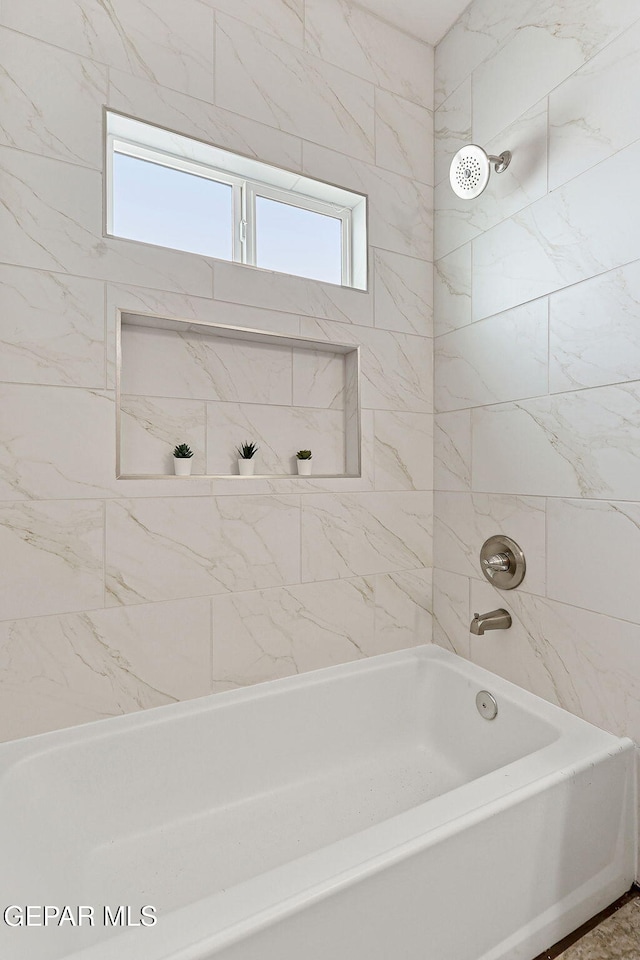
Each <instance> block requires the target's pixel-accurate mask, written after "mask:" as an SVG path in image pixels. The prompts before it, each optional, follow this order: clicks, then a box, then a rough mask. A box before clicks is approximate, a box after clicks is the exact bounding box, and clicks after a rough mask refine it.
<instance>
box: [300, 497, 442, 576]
mask: <svg viewBox="0 0 640 960" xmlns="http://www.w3.org/2000/svg"><path fill="white" fill-rule="evenodd" d="M430 531H431V495H430V494H428V493H415V492H414V493H409V492H402V493H357V494H344V495H335V496H330V495H312V496H308V497H303V500H302V579H303V580H334V579H338V578H341V577H352V576H363V575H367V574H372V573H391V572H397V571H399V570H413V569H416V568H417V567H422V566H425V567H426V566H429V565H430V557H431V549H430V546H431V532H430Z"/></svg>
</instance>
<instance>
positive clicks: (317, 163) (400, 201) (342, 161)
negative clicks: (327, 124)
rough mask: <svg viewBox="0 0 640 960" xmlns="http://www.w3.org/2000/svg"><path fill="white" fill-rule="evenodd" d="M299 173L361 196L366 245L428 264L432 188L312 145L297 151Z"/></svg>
mask: <svg viewBox="0 0 640 960" xmlns="http://www.w3.org/2000/svg"><path fill="white" fill-rule="evenodd" d="M302 156H303V163H304V171H305V173H306V174H308V175H309V176H311V177H316V178H317V179H318V180H326V181H327V182H330V183H337V184H339V185H340V186H341V187H345V188H346V189H347V190H356V191H358V192H360V193H366V194H367V212H368V216H369V242H370V244H371V245H372V246H374V247H379V248H380V249H383V250H392V251H395V252H396V253H403V254H405V255H407V256H409V257H417V258H418V259H419V260H431V259H432V253H433V189H432V188H431V187H429V186H427V185H426V184H425V183H421V182H420V181H418V180H410V179H409V178H408V177H401V176H399V175H398V174H396V173H392V172H391V171H389V170H383V169H381V168H380V167H374V166H372V165H370V164H368V163H360V162H358V160H354V159H353V158H351V157H347V156H344V155H342V154H340V153H336V152H335V151H333V150H327V149H326V148H325V147H320V146H317V145H316V144H315V143H310V144H307V143H305V144H304V146H303V152H302Z"/></svg>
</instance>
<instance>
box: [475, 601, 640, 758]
mask: <svg viewBox="0 0 640 960" xmlns="http://www.w3.org/2000/svg"><path fill="white" fill-rule="evenodd" d="M473 591H474V598H475V600H476V602H477V603H478V605H479V606H483V605H484V607H486V609H490V608H492V606H493V604H494V602H496V601H497V602H500V601H502V600H503V597H502V595H500V594H498V593H497V591H494V590H493V588H492V587H491V586H489V584H486V585H483V584H480V583H477V584H474V585H473ZM505 599H506V598H505ZM501 605H502V604H501ZM504 606H506V607H508V608H509V612H510V613H511V615H512V617H513V620H514V622H513V626H512V627H511V628H510V629H509V631H507V632H505V633H504V634H503V632H502V631H495V632H493V633H487V634H485V635H484V637H477V638H475V637H474V638H473V640H472V658H473V660H474V661H475V662H477V663H479V664H480V665H481V666H484V667H486V668H487V669H489V670H492V671H493V672H495V673H497V674H499V675H501V676H504V677H506V679H508V680H512V681H513V682H515V683H518V684H519V685H520V686H523V687H525V688H526V689H528V690H531V692H532V693H535V694H537V695H538V696H542V697H545V698H546V699H547V700H551V701H552V702H553V703H558V704H559V705H560V706H561V707H563V708H564V709H565V710H570V711H571V712H572V713H575V714H577V715H578V716H579V717H582V718H583V719H584V720H587V721H589V722H590V723H594V724H596V726H599V727H602V729H604V730H609V731H610V732H611V733H614V734H617V735H618V736H629V737H632V738H633V739H635V740H637V739H638V737H639V736H640V632H639V630H640V628H639V627H638V626H637V625H636V624H632V623H627V622H625V621H624V620H617V619H614V618H613V617H605V616H602V615H600V614H597V613H592V612H590V611H588V610H580V609H577V608H576V607H572V606H568V605H566V604H563V603H557V602H555V601H553V600H544V599H542V598H540V597H532V596H530V595H529V594H524V593H520V591H515V590H514V591H513V592H512V593H511V594H510V595H509V596H508V600H507V602H506V603H504ZM503 637H504V639H503Z"/></svg>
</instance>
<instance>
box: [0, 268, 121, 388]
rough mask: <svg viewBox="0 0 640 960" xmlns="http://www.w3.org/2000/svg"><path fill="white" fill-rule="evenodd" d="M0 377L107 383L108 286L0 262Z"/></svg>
mask: <svg viewBox="0 0 640 960" xmlns="http://www.w3.org/2000/svg"><path fill="white" fill-rule="evenodd" d="M0 342H1V344H2V349H1V350H0V380H1V381H16V382H19V383H43V384H45V383H48V384H57V385H60V386H74V387H93V388H100V387H103V386H104V381H105V342H104V285H103V284H102V283H101V282H99V281H97V280H85V279H82V278H80V277H69V276H66V275H64V274H57V273H43V272H40V271H37V270H29V269H24V268H19V267H10V266H4V265H0Z"/></svg>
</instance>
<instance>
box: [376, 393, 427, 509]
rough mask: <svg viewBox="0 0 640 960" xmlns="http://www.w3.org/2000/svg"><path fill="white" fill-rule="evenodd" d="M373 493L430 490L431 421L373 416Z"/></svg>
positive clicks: (406, 415) (387, 412) (422, 416)
mask: <svg viewBox="0 0 640 960" xmlns="http://www.w3.org/2000/svg"><path fill="white" fill-rule="evenodd" d="M375 470H376V490H431V489H433V417H432V415H431V414H429V413H394V412H392V411H390V410H377V411H376V413H375Z"/></svg>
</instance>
